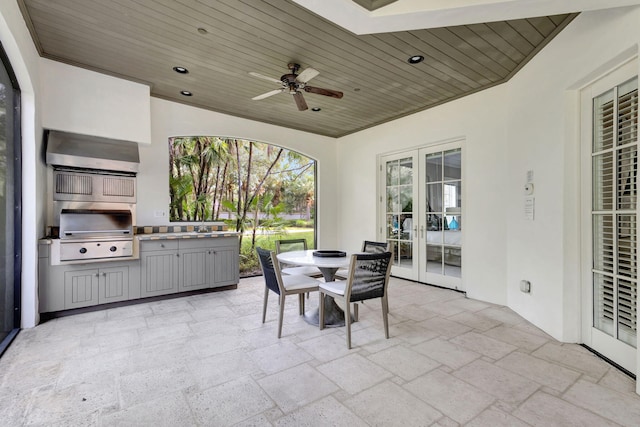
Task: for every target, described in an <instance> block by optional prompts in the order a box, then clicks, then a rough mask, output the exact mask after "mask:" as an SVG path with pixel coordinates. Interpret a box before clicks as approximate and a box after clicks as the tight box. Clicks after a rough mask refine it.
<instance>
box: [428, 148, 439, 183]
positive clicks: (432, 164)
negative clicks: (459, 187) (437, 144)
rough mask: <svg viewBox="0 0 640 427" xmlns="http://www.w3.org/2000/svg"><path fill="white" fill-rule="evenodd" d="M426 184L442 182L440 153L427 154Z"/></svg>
mask: <svg viewBox="0 0 640 427" xmlns="http://www.w3.org/2000/svg"><path fill="white" fill-rule="evenodd" d="M426 167H427V169H426V173H427V182H433V181H442V153H441V152H439V153H432V154H427V161H426Z"/></svg>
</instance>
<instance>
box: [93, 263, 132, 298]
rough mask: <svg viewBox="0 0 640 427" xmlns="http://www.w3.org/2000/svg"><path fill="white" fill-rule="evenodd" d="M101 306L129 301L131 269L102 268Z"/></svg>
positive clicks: (100, 285)
mask: <svg viewBox="0 0 640 427" xmlns="http://www.w3.org/2000/svg"><path fill="white" fill-rule="evenodd" d="M99 274H100V278H99V279H100V280H99V290H100V294H99V300H98V302H99V304H105V303H108V302H116V301H125V300H127V299H129V267H113V268H101V269H100V272H99Z"/></svg>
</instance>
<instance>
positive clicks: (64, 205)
mask: <svg viewBox="0 0 640 427" xmlns="http://www.w3.org/2000/svg"><path fill="white" fill-rule="evenodd" d="M138 162H139V155H138V147H137V144H135V143H130V142H126V141H114V140H107V139H105V138H98V137H90V136H86V135H78V134H70V133H67V132H58V131H49V132H48V139H47V163H49V164H50V165H52V166H53V168H54V170H53V194H52V203H53V204H52V207H53V224H54V226H57V227H59V237H60V238H59V239H55V240H54V241H53V250H52V253H53V254H54V255H53V256H52V262H53V263H60V262H83V261H96V260H109V259H126V258H134V256H135V253H136V252H137V251H136V250H135V244H134V243H135V241H134V239H133V226H134V224H135V212H136V209H135V208H136V177H135V175H136V172H137V170H138Z"/></svg>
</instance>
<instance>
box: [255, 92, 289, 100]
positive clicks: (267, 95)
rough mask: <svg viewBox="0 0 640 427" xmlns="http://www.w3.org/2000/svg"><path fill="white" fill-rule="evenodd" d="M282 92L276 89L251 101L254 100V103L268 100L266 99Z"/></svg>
mask: <svg viewBox="0 0 640 427" xmlns="http://www.w3.org/2000/svg"><path fill="white" fill-rule="evenodd" d="M282 92H284V89H276V90H272V91H270V92H267V93H263V94H262V95H258V96H254V97H253V98H251V99H252V100H254V101H259V100H261V99H265V98H268V97H270V96H273V95H277V94H279V93H282Z"/></svg>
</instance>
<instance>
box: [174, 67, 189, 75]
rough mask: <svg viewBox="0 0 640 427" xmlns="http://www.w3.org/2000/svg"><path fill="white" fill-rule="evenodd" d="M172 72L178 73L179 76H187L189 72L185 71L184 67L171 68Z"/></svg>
mask: <svg viewBox="0 0 640 427" xmlns="http://www.w3.org/2000/svg"><path fill="white" fill-rule="evenodd" d="M173 71H175V72H176V73H180V74H188V73H189V70H187V69H186V68H184V67H173Z"/></svg>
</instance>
